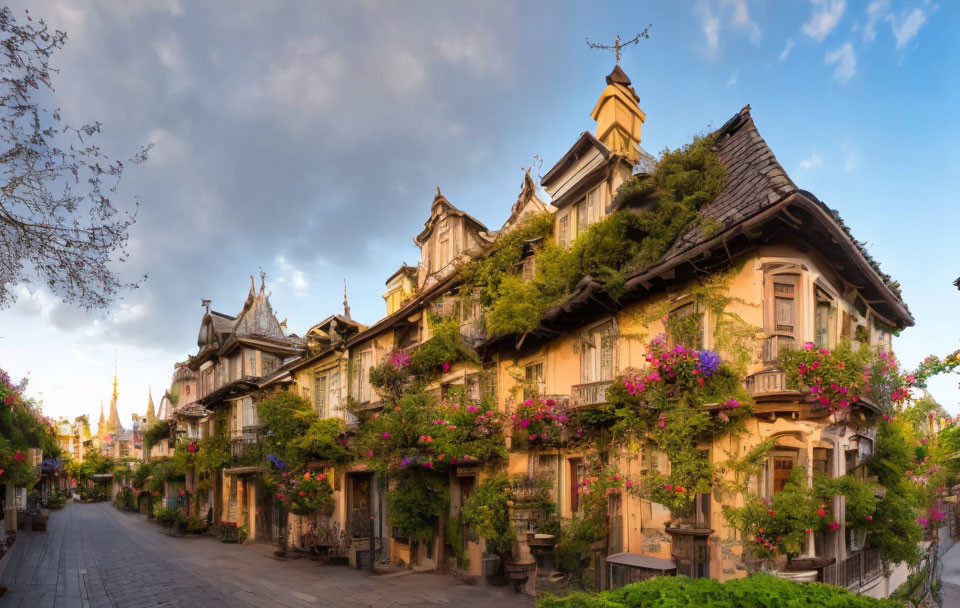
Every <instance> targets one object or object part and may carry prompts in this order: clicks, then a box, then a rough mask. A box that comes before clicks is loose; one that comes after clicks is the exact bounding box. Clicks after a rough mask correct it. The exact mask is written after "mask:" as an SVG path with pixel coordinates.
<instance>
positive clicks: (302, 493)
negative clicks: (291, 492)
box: [300, 490, 307, 498]
mask: <svg viewBox="0 0 960 608" xmlns="http://www.w3.org/2000/svg"><path fill="white" fill-rule="evenodd" d="M306 495H307V493H306V492H304V491H303V490H300V497H301V498H303V497H304V496H306Z"/></svg>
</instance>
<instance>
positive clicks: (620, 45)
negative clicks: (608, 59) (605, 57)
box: [587, 23, 653, 65]
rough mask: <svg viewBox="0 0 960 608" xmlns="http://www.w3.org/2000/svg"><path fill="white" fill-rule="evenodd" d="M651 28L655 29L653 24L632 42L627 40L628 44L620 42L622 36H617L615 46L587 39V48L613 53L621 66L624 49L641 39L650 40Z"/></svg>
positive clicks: (632, 39)
mask: <svg viewBox="0 0 960 608" xmlns="http://www.w3.org/2000/svg"><path fill="white" fill-rule="evenodd" d="M651 27H653V24H652V23H651V24H650V25H648V26H647V27H645V28H643V31H642V32H640V33H639V34H637V35H636V36H634V37H633V38H631V39H630V40H627V41H626V42H620V34H617V39H616V40H615V41H614V43H613V44H597V43H595V42H590V39H589V38H587V46H589V47H590V48H592V49H600V50H601V51H613V53H614V55H616V57H617V65H620V50H621V49H623V48H624V47H628V46H630V45H631V44H636V43H638V42H640V39H641V38H649V37H650V28H651Z"/></svg>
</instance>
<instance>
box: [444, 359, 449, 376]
mask: <svg viewBox="0 0 960 608" xmlns="http://www.w3.org/2000/svg"><path fill="white" fill-rule="evenodd" d="M449 371H450V362H449V361H444V362H443V373H447V372H449Z"/></svg>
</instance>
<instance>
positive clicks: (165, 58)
mask: <svg viewBox="0 0 960 608" xmlns="http://www.w3.org/2000/svg"><path fill="white" fill-rule="evenodd" d="M153 52H154V53H156V55H157V59H159V60H160V63H162V64H163V65H164V66H165V67H167V68H170V69H171V70H176V69H178V68H179V67H180V64H181V62H182V57H183V53H182V52H181V50H180V39H179V38H178V37H177V36H176V35H171V36H169V37H168V38H166V39H165V40H157V41H155V42H154V43H153Z"/></svg>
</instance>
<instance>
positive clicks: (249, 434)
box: [230, 426, 260, 461]
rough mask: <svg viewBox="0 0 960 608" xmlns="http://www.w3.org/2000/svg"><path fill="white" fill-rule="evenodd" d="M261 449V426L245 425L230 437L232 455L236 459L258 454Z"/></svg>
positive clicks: (241, 459) (239, 459) (240, 459)
mask: <svg viewBox="0 0 960 608" xmlns="http://www.w3.org/2000/svg"><path fill="white" fill-rule="evenodd" d="M259 449H260V427H259V426H245V427H242V428H241V429H240V431H239V432H234V434H233V436H232V437H231V439H230V455H231V456H233V459H234V460H238V461H243V460H245V459H247V458H248V457H255V456H257V455H258V453H259Z"/></svg>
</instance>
